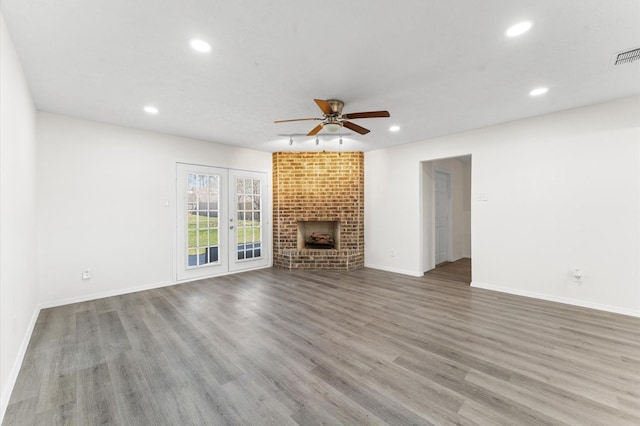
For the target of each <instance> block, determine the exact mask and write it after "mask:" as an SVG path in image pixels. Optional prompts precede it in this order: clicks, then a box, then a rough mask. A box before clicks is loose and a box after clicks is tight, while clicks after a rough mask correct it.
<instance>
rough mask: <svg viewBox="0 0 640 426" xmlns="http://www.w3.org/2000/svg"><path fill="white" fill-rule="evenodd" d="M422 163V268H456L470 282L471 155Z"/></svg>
mask: <svg viewBox="0 0 640 426" xmlns="http://www.w3.org/2000/svg"><path fill="white" fill-rule="evenodd" d="M421 166H422V174H421V179H422V181H421V192H422V193H421V196H422V215H421V220H422V224H421V225H422V270H423V271H424V272H425V273H426V272H428V271H433V270H435V269H437V270H439V271H445V272H446V271H451V270H455V271H456V272H454V273H455V274H456V275H458V279H464V280H465V281H466V282H468V283H471V256H472V253H471V166H472V162H471V155H464V156H457V157H450V158H442V159H437V160H431V161H425V162H422V164H421ZM467 276H468V278H467Z"/></svg>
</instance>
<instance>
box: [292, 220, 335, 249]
mask: <svg viewBox="0 0 640 426" xmlns="http://www.w3.org/2000/svg"><path fill="white" fill-rule="evenodd" d="M304 249H314V250H317V249H329V250H330V249H340V222H337V221H299V222H298V250H304Z"/></svg>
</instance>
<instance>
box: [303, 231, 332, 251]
mask: <svg viewBox="0 0 640 426" xmlns="http://www.w3.org/2000/svg"><path fill="white" fill-rule="evenodd" d="M304 246H305V248H310V249H332V248H335V246H336V245H335V240H334V239H333V235H331V234H318V233H316V232H312V233H311V235H309V236H308V237H307V238H306V239H305V240H304Z"/></svg>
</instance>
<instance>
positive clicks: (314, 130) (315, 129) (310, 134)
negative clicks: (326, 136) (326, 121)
mask: <svg viewBox="0 0 640 426" xmlns="http://www.w3.org/2000/svg"><path fill="white" fill-rule="evenodd" d="M320 130H322V123H320V124H318V125H317V126H316V127H314V128H313V130H312V131H310V132H309V133H307V136H313V135H316V134H318V132H320Z"/></svg>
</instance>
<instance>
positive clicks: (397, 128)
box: [389, 126, 400, 132]
mask: <svg viewBox="0 0 640 426" xmlns="http://www.w3.org/2000/svg"><path fill="white" fill-rule="evenodd" d="M389 130H390V131H392V132H397V131H398V130H400V126H391V127H389Z"/></svg>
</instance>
